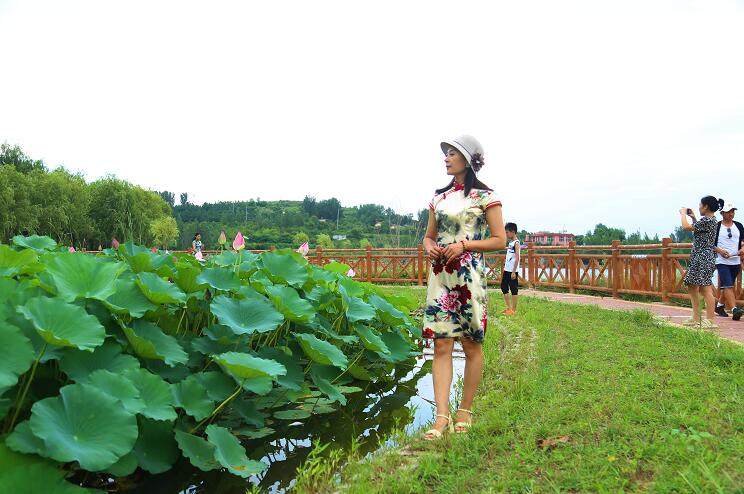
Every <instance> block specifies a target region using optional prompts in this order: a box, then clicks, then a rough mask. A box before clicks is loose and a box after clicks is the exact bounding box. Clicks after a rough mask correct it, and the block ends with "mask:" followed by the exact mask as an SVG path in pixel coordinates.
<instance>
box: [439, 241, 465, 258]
mask: <svg viewBox="0 0 744 494" xmlns="http://www.w3.org/2000/svg"><path fill="white" fill-rule="evenodd" d="M463 252H465V247H464V246H463V245H462V242H456V243H454V244H449V245H448V246H447V247H445V248H444V249H443V250H442V255H443V256H444V257H445V259H446V260H447V262H450V261H451V260H452V259H454V258H456V257H459V256H461V255H462V253H463Z"/></svg>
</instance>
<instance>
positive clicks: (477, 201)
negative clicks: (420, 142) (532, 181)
mask: <svg viewBox="0 0 744 494" xmlns="http://www.w3.org/2000/svg"><path fill="white" fill-rule="evenodd" d="M463 189H464V187H463V186H462V185H460V184H456V183H454V184H453V185H452V186H451V187H450V188H449V189H448V190H446V191H445V192H443V193H441V194H438V195H436V196H435V197H434V199H433V200H432V201H431V204H429V208H430V209H431V210H432V211H433V212H434V214H435V215H436V219H437V244H438V245H440V246H442V247H444V246H446V245H447V244H451V243H455V242H459V241H460V240H481V239H482V238H483V236H484V234H485V232H486V228H487V227H488V224H487V222H486V209H488V208H490V207H492V206H501V202H500V201H499V200H498V199H497V198H496V196H495V194H494V193H493V191H490V190H479V189H473V190H471V191H470V194H468V195H467V196H466V195H465V192H464V190H463ZM485 273H486V270H485V263H484V258H483V254H482V253H480V252H469V251H465V252H463V253H462V255H460V256H459V257H457V258H455V259H452V260H451V261H450V262H449V263H447V264H445V263H444V262H443V261H441V262H440V261H435V262H434V263H432V265H431V269H430V270H429V280H428V288H427V293H426V310H425V312H424V330H423V336H424V338H460V337H463V338H468V339H470V340H472V341H475V342H482V341H483V338H484V337H485V334H486V322H487V317H488V293H487V290H486V274H485Z"/></svg>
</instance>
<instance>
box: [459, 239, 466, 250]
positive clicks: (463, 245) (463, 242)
mask: <svg viewBox="0 0 744 494" xmlns="http://www.w3.org/2000/svg"><path fill="white" fill-rule="evenodd" d="M460 243H461V244H462V251H463V252H465V251H466V250H468V248H467V247H465V241H464V240H460Z"/></svg>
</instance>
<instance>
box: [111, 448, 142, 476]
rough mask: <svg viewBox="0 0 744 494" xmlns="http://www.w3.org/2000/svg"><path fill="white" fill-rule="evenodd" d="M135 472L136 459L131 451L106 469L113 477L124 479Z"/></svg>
mask: <svg viewBox="0 0 744 494" xmlns="http://www.w3.org/2000/svg"><path fill="white" fill-rule="evenodd" d="M135 470H137V457H136V456H135V455H134V452H133V451H130V452H129V453H127V454H125V455H124V456H122V457H121V458H119V461H117V462H116V463H114V464H113V465H111V466H110V467H108V468H107V469H106V471H107V472H109V473H110V474H111V475H113V476H114V477H126V476H127V475H132V474H133V473H134V471H135Z"/></svg>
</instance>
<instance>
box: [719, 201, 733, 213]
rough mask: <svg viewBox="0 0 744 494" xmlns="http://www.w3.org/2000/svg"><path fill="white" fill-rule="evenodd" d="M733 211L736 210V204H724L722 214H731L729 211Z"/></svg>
mask: <svg viewBox="0 0 744 494" xmlns="http://www.w3.org/2000/svg"><path fill="white" fill-rule="evenodd" d="M732 209H736V206H734V203H733V202H727V203H726V204H724V205H723V207H722V208H721V212H722V213H728V212H729V211H731V210H732Z"/></svg>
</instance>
